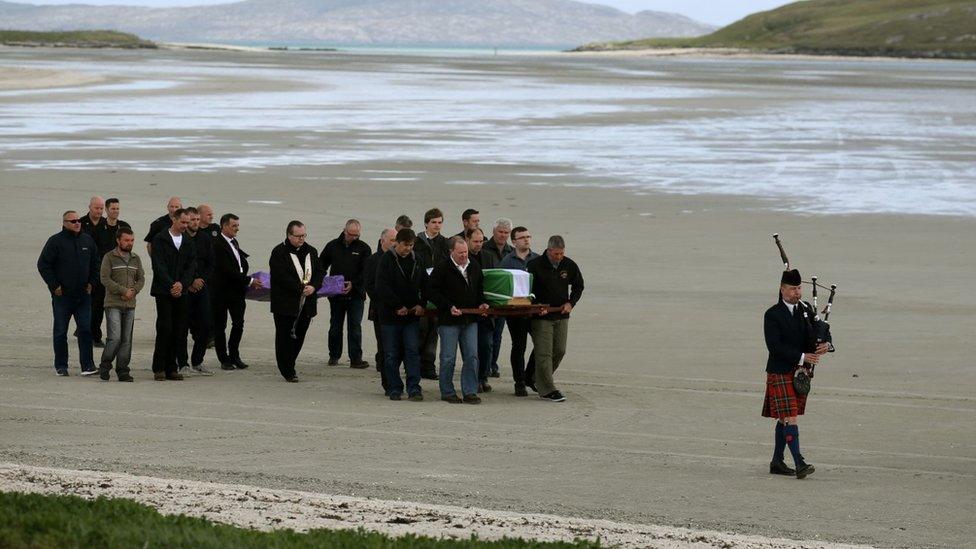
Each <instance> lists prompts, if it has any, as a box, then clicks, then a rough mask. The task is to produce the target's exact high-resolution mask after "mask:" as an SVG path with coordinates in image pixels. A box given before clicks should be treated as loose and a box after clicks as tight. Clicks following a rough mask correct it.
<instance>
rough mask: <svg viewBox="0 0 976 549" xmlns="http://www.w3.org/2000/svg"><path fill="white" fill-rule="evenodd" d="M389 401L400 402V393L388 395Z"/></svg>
mask: <svg viewBox="0 0 976 549" xmlns="http://www.w3.org/2000/svg"><path fill="white" fill-rule="evenodd" d="M390 400H400V393H390Z"/></svg>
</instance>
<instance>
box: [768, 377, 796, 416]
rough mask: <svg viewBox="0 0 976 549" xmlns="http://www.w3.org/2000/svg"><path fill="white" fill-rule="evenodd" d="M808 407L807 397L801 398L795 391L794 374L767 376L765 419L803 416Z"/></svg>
mask: <svg viewBox="0 0 976 549" xmlns="http://www.w3.org/2000/svg"><path fill="white" fill-rule="evenodd" d="M806 407H807V395H803V396H799V395H797V394H796V391H795V390H794V389H793V374H792V373H789V374H766V399H765V401H764V402H763V409H762V415H763V417H774V418H776V419H782V418H787V417H795V416H802V415H803V411H804V410H805V409H806Z"/></svg>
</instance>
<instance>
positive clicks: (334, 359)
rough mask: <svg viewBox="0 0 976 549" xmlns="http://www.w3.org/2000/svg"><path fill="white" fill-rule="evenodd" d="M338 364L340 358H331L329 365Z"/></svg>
mask: <svg viewBox="0 0 976 549" xmlns="http://www.w3.org/2000/svg"><path fill="white" fill-rule="evenodd" d="M338 365H339V359H338V358H330V359H329V366H338Z"/></svg>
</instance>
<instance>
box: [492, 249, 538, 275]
mask: <svg viewBox="0 0 976 549" xmlns="http://www.w3.org/2000/svg"><path fill="white" fill-rule="evenodd" d="M537 257H539V254H537V253H535V252H533V251H532V250H529V255H527V256H525V259H522V258H520V257H519V256H518V255H517V254H516V253H515V250H512V251H511V253H509V254H508V255H506V256H505V257H504V258H503V259H502V263H501V265H499V266H498V267H499V268H500V269H515V270H519V271H524V270H526V269H528V265H529V262H530V261H532V260H533V259H535V258H537Z"/></svg>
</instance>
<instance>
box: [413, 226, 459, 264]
mask: <svg viewBox="0 0 976 549" xmlns="http://www.w3.org/2000/svg"><path fill="white" fill-rule="evenodd" d="M413 251H414V253H416V254H417V255H419V256H420V258H421V259H423V260H424V263H426V264H427V265H437V264H438V263H440V262H441V261H444V260H445V259H447V258H449V257H450V256H451V252H450V250H448V249H447V239H446V238H444V235H442V234H439V235H437V236H435V237H434V239H433V240H427V233H426V232H424V231H420V232H419V233H417V240H416V241H415V243H414V245H413Z"/></svg>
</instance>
